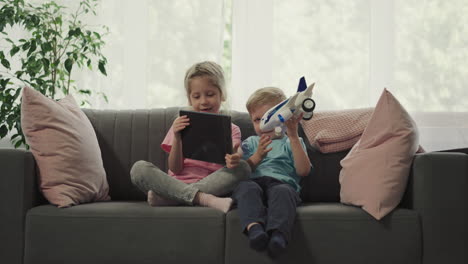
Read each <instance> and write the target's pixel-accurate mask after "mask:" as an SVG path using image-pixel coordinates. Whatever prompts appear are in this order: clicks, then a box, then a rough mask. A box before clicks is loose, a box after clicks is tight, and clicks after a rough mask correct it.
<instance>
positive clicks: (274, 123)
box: [260, 77, 315, 137]
mask: <svg viewBox="0 0 468 264" xmlns="http://www.w3.org/2000/svg"><path fill="white" fill-rule="evenodd" d="M314 85H315V83H313V84H312V85H310V86H309V87H307V84H306V81H305V78H304V77H302V78H301V79H300V80H299V85H298V87H297V93H296V94H295V95H293V96H292V97H289V98H288V99H286V100H284V101H282V102H281V103H279V104H277V105H275V106H273V107H272V108H270V109H269V110H268V111H266V113H265V114H264V115H263V117H262V120H260V130H261V131H263V132H267V131H272V130H275V135H276V136H277V137H282V136H283V135H284V133H285V132H286V129H285V125H284V122H286V121H287V120H288V119H289V118H291V117H293V116H299V115H300V114H301V113H304V116H303V117H302V119H304V120H309V119H311V118H312V116H313V114H314V109H315V101H314V100H312V98H311V97H312V90H313V88H314Z"/></svg>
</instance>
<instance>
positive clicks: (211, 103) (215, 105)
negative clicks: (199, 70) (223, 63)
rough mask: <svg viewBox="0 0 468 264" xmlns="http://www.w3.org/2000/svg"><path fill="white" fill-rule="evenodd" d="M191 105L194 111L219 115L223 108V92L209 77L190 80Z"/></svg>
mask: <svg viewBox="0 0 468 264" xmlns="http://www.w3.org/2000/svg"><path fill="white" fill-rule="evenodd" d="M189 85H190V86H189V88H190V94H189V103H190V105H191V106H192V107H193V110H194V111H197V112H207V113H213V114H217V113H219V109H220V108H221V91H220V90H219V88H218V87H216V86H215V85H213V83H212V82H211V80H210V78H209V77H207V76H199V77H195V78H193V79H191V80H190V83H189Z"/></svg>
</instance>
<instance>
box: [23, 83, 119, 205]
mask: <svg viewBox="0 0 468 264" xmlns="http://www.w3.org/2000/svg"><path fill="white" fill-rule="evenodd" d="M21 127H22V129H23V132H24V134H25V136H26V142H27V143H28V144H29V146H30V148H31V152H32V154H33V155H34V158H35V160H36V162H37V167H38V169H39V172H38V173H39V183H40V188H41V191H42V193H43V194H44V196H45V198H46V199H47V200H48V201H49V202H50V203H52V204H55V205H58V207H68V206H71V205H76V204H80V203H87V202H93V201H106V200H110V197H109V195H108V193H109V186H108V184H107V179H106V172H105V171H104V167H103V164H102V158H101V150H100V149H99V145H98V142H97V138H96V134H95V132H94V129H93V127H92V125H91V123H90V122H89V119H88V118H87V117H86V115H85V114H84V113H83V111H81V109H80V108H79V106H78V105H77V103H76V102H75V99H73V97H72V96H71V95H68V96H66V97H65V98H63V99H62V100H60V101H54V100H52V99H50V98H47V97H45V96H44V95H42V94H41V93H39V92H38V91H35V90H33V89H31V88H29V87H25V88H24V89H23V98H22V105H21Z"/></svg>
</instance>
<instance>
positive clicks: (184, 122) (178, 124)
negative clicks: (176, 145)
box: [172, 115, 190, 137]
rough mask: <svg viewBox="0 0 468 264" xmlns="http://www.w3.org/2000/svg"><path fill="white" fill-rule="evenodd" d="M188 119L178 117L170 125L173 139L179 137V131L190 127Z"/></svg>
mask: <svg viewBox="0 0 468 264" xmlns="http://www.w3.org/2000/svg"><path fill="white" fill-rule="evenodd" d="M189 121H190V119H189V118H188V117H187V116H186V115H183V116H179V117H177V118H176V119H175V120H174V123H172V130H173V131H174V136H175V137H180V131H182V130H184V128H185V127H187V126H188V125H190V122H189Z"/></svg>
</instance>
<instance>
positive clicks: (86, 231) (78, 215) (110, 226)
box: [24, 202, 225, 264]
mask: <svg viewBox="0 0 468 264" xmlns="http://www.w3.org/2000/svg"><path fill="white" fill-rule="evenodd" d="M224 219H225V215H224V214H223V213H222V212H219V211H217V210H214V209H211V208H204V207H183V206H180V207H150V206H148V205H147V203H146V202H101V203H93V204H83V205H78V206H74V207H70V208H65V209H59V208H56V207H53V206H50V205H44V206H39V207H35V208H33V209H31V210H29V212H28V213H27V216H26V238H25V241H26V245H25V259H24V263H27V264H42V263H44V264H46V263H47V264H54V263H57V264H59V263H60V264H62V263H67V264H75V263H76V264H83V263H102V264H105V263H112V264H119V263H121V264H128V263H148V264H154V263H193V259H197V260H199V263H215V264H218V263H222V262H223V256H224V229H225V224H224Z"/></svg>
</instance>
